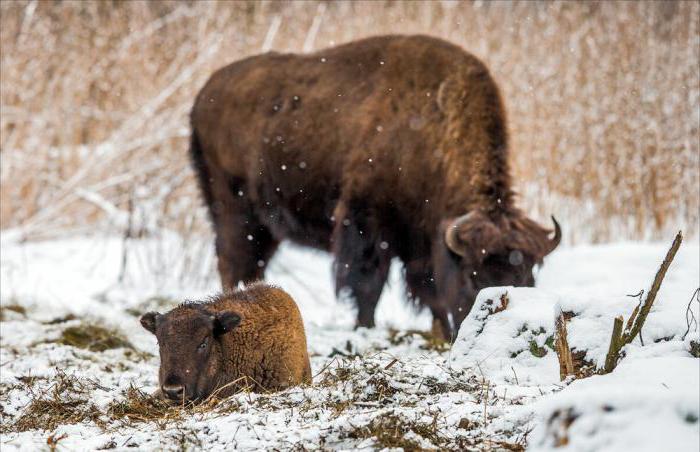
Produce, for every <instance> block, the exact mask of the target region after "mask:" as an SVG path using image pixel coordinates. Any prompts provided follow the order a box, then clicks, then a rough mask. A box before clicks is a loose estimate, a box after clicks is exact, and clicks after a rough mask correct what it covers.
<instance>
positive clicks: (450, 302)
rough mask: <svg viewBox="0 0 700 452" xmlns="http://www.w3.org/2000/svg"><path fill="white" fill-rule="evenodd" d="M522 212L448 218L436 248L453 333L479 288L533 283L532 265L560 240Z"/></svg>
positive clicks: (557, 231) (556, 232)
mask: <svg viewBox="0 0 700 452" xmlns="http://www.w3.org/2000/svg"><path fill="white" fill-rule="evenodd" d="M552 221H553V222H554V237H553V238H549V234H550V233H551V231H549V230H547V229H545V228H543V227H541V226H539V225H538V224H537V223H535V222H534V221H532V220H530V219H528V218H526V217H525V216H523V215H522V214H521V213H520V212H515V213H512V214H510V215H500V216H498V217H496V218H492V217H490V216H488V215H486V214H484V213H481V212H471V213H469V214H467V215H464V216H461V217H458V218H454V219H452V220H448V221H445V222H443V224H442V226H441V235H440V239H439V240H440V241H441V242H442V243H440V244H438V246H436V247H435V256H434V259H435V268H436V271H435V276H436V285H437V289H438V291H439V293H440V298H441V299H442V301H443V303H445V308H446V309H447V311H448V312H449V313H450V314H451V315H452V325H451V328H450V329H451V330H452V331H451V333H452V334H454V333H455V331H454V330H455V329H456V328H458V327H459V325H460V323H461V322H462V320H463V319H464V317H466V315H467V314H468V313H469V311H470V310H471V307H472V305H473V304H474V300H475V298H476V295H477V294H478V293H479V291H480V290H481V289H483V288H485V287H494V286H526V287H527V286H533V285H534V284H535V279H534V276H533V274H532V269H533V267H534V266H535V264H539V263H541V262H542V259H543V258H544V256H546V255H547V254H549V253H550V252H552V251H553V250H554V249H555V248H556V247H557V245H558V244H559V242H560V241H561V229H560V227H559V224H558V223H557V222H556V220H555V219H554V218H552Z"/></svg>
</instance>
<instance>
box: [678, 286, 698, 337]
mask: <svg viewBox="0 0 700 452" xmlns="http://www.w3.org/2000/svg"><path fill="white" fill-rule="evenodd" d="M693 300H696V301H697V302H698V303H700V287H698V288H697V289H695V292H693V296H692V297H690V301H689V302H688V307H687V308H685V323H686V325H688V328H687V329H686V330H685V333H683V336H682V337H681V340H682V341H684V340H685V338H686V336H688V333H690V327H691V325H692V324H693V323H695V330H697V329H698V320H697V319H696V318H695V314H693V310H692V309H691V308H690V306H691V305H692V304H693Z"/></svg>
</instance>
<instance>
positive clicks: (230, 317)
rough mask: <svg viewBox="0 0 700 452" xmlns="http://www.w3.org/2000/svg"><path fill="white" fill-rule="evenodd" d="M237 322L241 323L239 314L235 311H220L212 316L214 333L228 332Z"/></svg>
mask: <svg viewBox="0 0 700 452" xmlns="http://www.w3.org/2000/svg"><path fill="white" fill-rule="evenodd" d="M239 323H241V316H240V315H238V314H236V313H235V312H220V313H218V314H216V315H215V316H214V335H216V336H218V335H221V334H225V333H228V332H230V331H231V330H233V329H234V328H236V327H237V326H238V324H239Z"/></svg>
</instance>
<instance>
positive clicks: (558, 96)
mask: <svg viewBox="0 0 700 452" xmlns="http://www.w3.org/2000/svg"><path fill="white" fill-rule="evenodd" d="M0 13H1V17H0V45H1V49H0V50H1V57H0V80H1V83H0V84H1V90H0V107H1V110H0V112H1V113H0V149H1V151H0V156H1V159H2V160H1V162H2V167H1V176H2V177H1V180H0V227H1V228H3V229H4V231H5V232H7V231H8V230H9V229H12V230H13V231H15V232H16V233H18V234H19V236H20V237H22V238H27V239H37V238H44V237H54V236H67V235H73V234H86V233H89V234H94V233H110V234H112V233H119V234H122V233H126V234H128V235H129V236H145V235H149V234H157V233H158V231H163V230H167V231H175V232H177V233H178V234H179V235H181V236H183V237H185V238H186V237H189V236H193V235H196V237H198V238H200V239H201V238H202V237H206V238H207V239H208V235H209V234H211V232H210V231H209V226H208V224H207V217H206V211H205V209H204V207H203V205H202V203H201V202H200V200H199V196H198V193H197V190H196V185H195V182H194V177H193V173H192V171H191V169H190V167H189V162H188V157H187V144H188V134H189V126H188V113H189V109H190V107H191V105H192V102H193V100H194V96H195V95H196V93H197V91H198V89H199V88H200V87H201V86H202V85H203V84H204V82H205V81H206V79H207V78H208V77H209V75H211V73H212V71H214V70H215V69H217V68H219V67H221V66H223V65H225V64H228V63H230V62H232V61H234V60H237V59H240V58H243V57H245V56H248V55H252V54H256V53H260V52H262V51H267V50H275V51H280V52H312V51H314V50H318V49H320V48H324V47H327V46H331V45H335V44H340V43H344V42H348V41H351V40H354V39H358V38H362V37H366V36H371V35H378V34H387V33H425V34H430V35H434V36H438V37H441V38H445V39H447V40H449V41H452V42H454V43H457V44H459V45H461V46H462V47H463V48H464V49H466V50H468V51H469V52H472V53H473V54H475V55H476V56H478V57H479V58H481V59H482V60H483V61H484V62H485V63H486V65H487V66H488V67H489V68H490V69H491V71H492V73H493V75H494V77H495V79H496V81H497V82H498V83H499V85H500V87H501V89H502V93H503V97H504V100H505V104H506V108H507V111H508V116H509V128H510V133H511V162H512V169H513V173H514V176H515V181H516V184H517V190H518V191H519V193H520V195H521V196H520V200H519V204H520V205H521V206H522V207H523V208H524V209H525V210H527V211H528V212H530V213H531V214H532V215H533V216H535V217H536V218H540V219H541V220H543V221H545V220H546V218H547V217H548V215H549V214H554V215H556V216H557V217H558V218H559V219H560V221H561V223H562V224H563V226H564V228H565V240H566V241H567V242H568V243H580V242H603V241H617V240H627V239H642V240H649V239H659V238H668V237H671V235H672V231H676V230H678V229H683V230H685V231H686V233H688V234H697V228H698V215H699V208H700V204H699V202H700V185H699V184H700V174H699V172H700V169H699V165H700V79H699V77H700V74H699V71H698V66H699V64H700V3H699V2H696V1H687V2H673V1H669V2H651V1H649V2H600V3H598V2H596V3H586V2H561V3H560V2H557V3H549V2H547V3H540V2H534V1H524V2H480V1H476V2H454V1H427V2H419V1H412V2H389V1H358V2H314V1H306V2H284V3H283V2H268V1H261V2H252V1H249V2H247V1H235V2H234V1H219V2H196V1H187V2H174V1H173V2H171V1H156V2H145V1H128V2H127V1H124V2H122V1H111V2H108V1H41V2H39V1H3V2H2V3H1V6H0ZM199 243H201V242H199Z"/></svg>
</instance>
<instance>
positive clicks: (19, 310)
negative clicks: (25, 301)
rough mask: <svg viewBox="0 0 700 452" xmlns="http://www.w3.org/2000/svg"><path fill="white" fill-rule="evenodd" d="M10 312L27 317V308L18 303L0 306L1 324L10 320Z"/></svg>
mask: <svg viewBox="0 0 700 452" xmlns="http://www.w3.org/2000/svg"><path fill="white" fill-rule="evenodd" d="M8 312H14V313H15V314H18V315H19V316H21V317H27V308H25V307H24V306H22V305H20V304H17V303H10V304H5V305H2V306H0V322H4V321H6V320H8V314H7V313H8Z"/></svg>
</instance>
